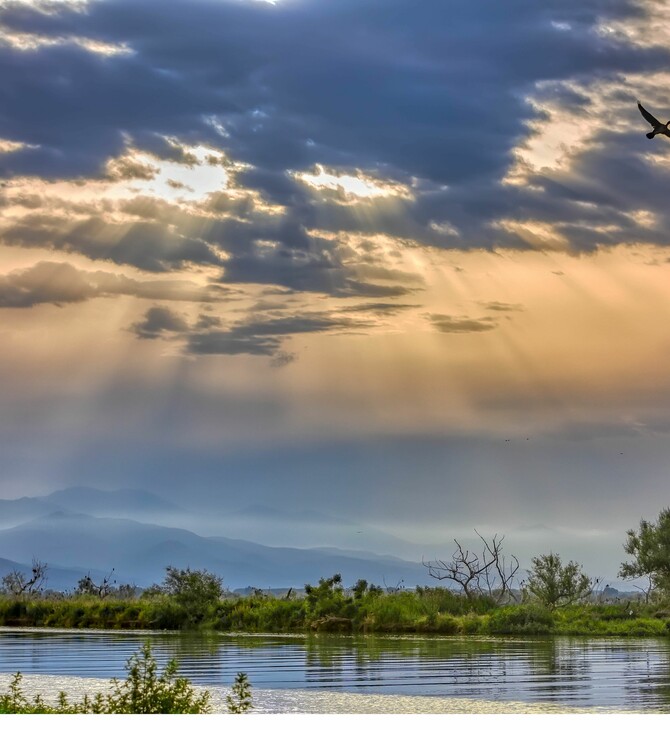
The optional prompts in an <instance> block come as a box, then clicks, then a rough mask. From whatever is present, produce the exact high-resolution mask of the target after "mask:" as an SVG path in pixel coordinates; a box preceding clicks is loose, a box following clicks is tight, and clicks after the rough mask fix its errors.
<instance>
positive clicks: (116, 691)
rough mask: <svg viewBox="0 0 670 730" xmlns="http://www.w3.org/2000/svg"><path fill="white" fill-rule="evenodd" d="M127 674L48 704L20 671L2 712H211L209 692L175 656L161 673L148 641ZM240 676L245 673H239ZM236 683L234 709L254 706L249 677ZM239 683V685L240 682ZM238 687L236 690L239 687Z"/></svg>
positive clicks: (2, 699) (0, 702)
mask: <svg viewBox="0 0 670 730" xmlns="http://www.w3.org/2000/svg"><path fill="white" fill-rule="evenodd" d="M126 669H127V672H128V674H127V677H126V679H125V680H124V681H123V682H119V681H118V680H116V679H114V680H112V689H111V691H110V692H108V693H107V694H104V695H103V694H101V693H99V694H96V695H95V696H94V697H92V698H91V697H89V696H88V695H85V696H84V699H83V700H82V701H81V702H70V701H69V700H68V699H67V696H66V695H65V693H61V694H60V695H59V698H58V701H57V703H56V704H55V705H48V704H47V703H45V702H44V701H43V700H42V698H41V697H40V696H39V695H37V696H35V697H34V698H33V699H32V700H29V699H28V698H26V696H25V695H24V694H23V692H22V690H21V674H20V673H17V674H15V675H14V679H13V680H12V682H11V684H10V686H9V692H7V693H6V694H4V695H0V712H2V713H5V714H7V713H10V714H56V713H58V714H143V715H147V714H154V715H155V714H173V715H175V714H180V715H184V714H189V715H193V714H201V713H206V712H210V710H211V705H210V695H209V692H202V693H198V692H196V690H195V688H194V687H193V686H192V684H191V683H190V681H189V680H188V679H186V678H185V677H178V676H177V662H176V660H174V659H172V660H170V661H169V662H168V664H167V666H166V667H165V669H164V670H163V672H162V673H160V674H159V672H158V666H157V664H156V660H155V659H154V657H153V654H152V652H151V646H150V644H149V642H147V643H146V644H144V646H143V647H142V648H141V649H140V650H139V652H137V653H135V654H133V655H132V657H130V659H129V660H128V662H127V663H126ZM240 677H244V679H245V680H246V675H238V680H240ZM238 680H236V685H233V693H235V696H236V697H237V698H238V702H237V704H236V710H235V712H238V713H239V712H246V711H248V709H250V708H251V693H250V691H249V690H250V687H249V683H248V680H246V682H242V681H241V680H240V681H239V682H238ZM238 684H239V687H237V685H238ZM236 687H237V689H236Z"/></svg>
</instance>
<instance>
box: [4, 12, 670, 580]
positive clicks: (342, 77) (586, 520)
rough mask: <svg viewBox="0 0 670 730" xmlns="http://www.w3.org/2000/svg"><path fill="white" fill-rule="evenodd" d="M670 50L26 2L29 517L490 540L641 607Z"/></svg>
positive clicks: (542, 28)
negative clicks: (174, 504)
mask: <svg viewBox="0 0 670 730" xmlns="http://www.w3.org/2000/svg"><path fill="white" fill-rule="evenodd" d="M669 21H670V2H667V1H666V0H635V1H634V0H607V2H605V1H604V0H603V1H600V0H560V1H559V0H547V1H546V2H542V3H539V2H536V0H507V1H506V2H505V3H501V2H500V1H499V0H467V2H466V1H465V0H422V2H420V3H417V2H416V1H415V0H276V2H265V1H263V0H171V2H169V3H165V2H158V1H157V0H91V1H90V2H89V1H86V0H64V1H58V2H57V1H52V2H41V1H39V0H35V1H33V2H28V1H19V0H0V186H1V187H0V337H1V340H0V341H1V342H2V347H1V348H0V377H2V387H1V388H0V414H1V415H0V463H2V470H1V471H0V497H4V498H17V497H21V496H32V495H40V494H46V493H48V492H50V491H53V490H54V489H59V488H63V487H68V486H73V485H86V486H92V487H97V488H102V489H120V488H142V489H147V490H150V491H154V492H156V493H159V494H162V495H164V496H166V497H170V498H173V499H175V500H176V501H178V502H180V503H181V504H188V505H189V506H193V507H194V508H195V507H197V508H198V509H201V510H214V511H216V510H219V511H225V510H231V509H239V508H244V507H247V506H250V505H266V506H269V507H273V508H281V509H285V510H286V509H288V510H313V511H316V512H318V513H320V514H322V515H327V516H328V517H330V518H333V519H342V520H355V521H357V523H358V522H360V523H361V524H366V525H373V526H375V527H376V528H379V529H383V530H387V531H388V532H389V533H391V534H394V535H397V536H399V537H402V538H405V539H407V540H416V541H424V542H426V541H431V542H434V543H437V544H444V545H445V546H448V545H449V544H450V541H451V539H452V537H454V536H461V537H462V536H463V535H472V534H473V533H472V530H473V529H474V528H477V529H479V530H480V531H489V532H490V533H493V532H497V533H499V534H501V533H504V534H505V535H506V536H507V537H506V540H507V544H508V545H509V546H510V547H511V548H512V549H513V550H516V551H517V552H518V553H519V554H521V555H524V556H526V557H530V556H532V555H537V554H539V553H541V552H549V551H550V550H559V551H560V552H561V554H562V555H564V556H565V558H566V559H567V558H569V559H575V560H578V561H579V562H581V563H583V564H584V566H585V568H586V569H587V570H590V571H598V572H600V573H602V574H606V575H607V576H608V577H609V576H613V575H614V574H615V573H616V570H617V567H618V565H619V563H620V562H621V561H622V560H623V559H624V558H625V555H624V553H623V549H622V543H623V541H624V539H625V531H626V529H628V528H631V527H635V526H636V525H637V524H638V522H639V520H640V518H642V517H644V518H647V519H654V518H655V517H656V515H657V514H658V512H659V511H660V510H661V509H662V508H664V507H666V506H668V504H670V496H668V495H669V491H668V474H669V473H670V448H669V447H670V377H669V376H670V330H669V329H668V327H667V326H666V320H667V318H668V315H670V288H669V287H668V276H669V275H670V256H669V254H668V244H669V243H670V240H669V239H668V233H667V232H668V230H669V226H668V224H669V222H670V206H669V205H668V193H669V191H670V139H668V138H665V137H657V138H655V139H653V140H648V139H647V138H646V137H645V133H646V132H648V131H650V127H649V125H648V124H647V123H646V122H645V121H644V119H642V117H641V115H640V114H639V112H638V110H637V107H636V101H637V100H638V99H639V100H641V101H642V103H643V104H644V105H645V106H646V108H648V109H649V110H650V111H651V112H652V113H653V114H655V115H656V116H657V117H659V118H660V119H661V120H662V121H663V122H665V120H666V119H668V118H670V92H668V88H670V85H669V83H668V82H669V81H670V51H669V50H668V49H669V48H670V22H669ZM253 537H254V538H255V539H257V541H259V542H262V535H254V536H253ZM285 544H291V534H290V530H287V534H286V543H285ZM359 546H360V547H365V543H364V537H362V538H361V543H360V545H359ZM445 550H446V548H445ZM417 557H418V556H417Z"/></svg>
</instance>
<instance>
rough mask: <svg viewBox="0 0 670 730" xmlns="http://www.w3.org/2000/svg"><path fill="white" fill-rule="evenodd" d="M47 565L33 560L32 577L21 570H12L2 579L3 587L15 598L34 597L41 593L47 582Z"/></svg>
mask: <svg viewBox="0 0 670 730" xmlns="http://www.w3.org/2000/svg"><path fill="white" fill-rule="evenodd" d="M47 567H48V566H47V564H46V563H42V562H40V561H39V560H36V559H35V558H33V566H32V570H31V573H30V576H28V577H26V575H25V573H22V572H21V571H20V570H12V571H11V572H10V573H7V575H6V576H4V577H3V579H2V587H3V590H5V591H6V592H7V593H11V594H12V595H13V596H23V595H28V596H34V595H35V594H37V593H40V591H41V590H42V588H43V587H44V584H45V583H46V580H47Z"/></svg>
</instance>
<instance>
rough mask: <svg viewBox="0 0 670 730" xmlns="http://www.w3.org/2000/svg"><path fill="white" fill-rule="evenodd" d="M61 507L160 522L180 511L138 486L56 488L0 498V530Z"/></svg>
mask: <svg viewBox="0 0 670 730" xmlns="http://www.w3.org/2000/svg"><path fill="white" fill-rule="evenodd" d="M57 510H63V511H66V512H73V513H79V514H82V513H83V514H87V515H91V516H93V517H128V518H131V519H146V520H148V521H155V522H160V521H161V520H162V519H166V518H167V519H170V518H173V519H174V518H177V517H179V516H180V515H183V513H184V510H183V509H182V508H181V507H179V506H177V505H175V504H173V503H172V502H169V501H168V500H166V499H163V498H162V497H159V496H158V495H156V494H152V493H151V492H145V491H142V490H139V489H119V490H117V491H113V492H109V491H105V490H103V489H93V488H92V487H70V488H68V489H60V490H58V491H56V492H52V493H51V494H47V495H45V496H43V497H22V498H20V499H0V529H2V528H7V527H14V526H16V525H20V524H21V523H23V522H27V521H29V520H34V519H36V518H39V517H44V516H46V515H48V514H51V513H52V512H54V511H57Z"/></svg>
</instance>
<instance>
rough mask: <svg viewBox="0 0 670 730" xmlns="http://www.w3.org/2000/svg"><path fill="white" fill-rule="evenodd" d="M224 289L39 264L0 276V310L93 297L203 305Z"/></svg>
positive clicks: (220, 293) (64, 302)
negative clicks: (126, 297)
mask: <svg viewBox="0 0 670 730" xmlns="http://www.w3.org/2000/svg"><path fill="white" fill-rule="evenodd" d="M226 293H227V292H226V290H225V288H224V287H216V286H210V287H205V288H204V289H203V287H200V286H196V285H194V284H191V283H189V282H185V281H137V280H135V279H131V278H130V277H128V276H123V275H119V274H111V273H107V272H104V271H82V270H81V269H77V268H75V267H74V266H72V265H71V264H67V263H58V262H52V261H40V262H39V263H37V264H35V265H34V266H31V267H30V268H26V269H19V270H17V271H12V272H10V273H9V274H5V275H3V276H0V307H12V308H26V307H33V306H35V305H37V304H56V305H63V304H71V303H74V302H83V301H86V300H87V299H93V298H95V297H110V296H122V295H126V296H133V297H138V298H141V299H165V300H170V301H196V302H206V301H215V300H221V299H224V298H225V297H226Z"/></svg>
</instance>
